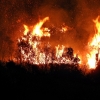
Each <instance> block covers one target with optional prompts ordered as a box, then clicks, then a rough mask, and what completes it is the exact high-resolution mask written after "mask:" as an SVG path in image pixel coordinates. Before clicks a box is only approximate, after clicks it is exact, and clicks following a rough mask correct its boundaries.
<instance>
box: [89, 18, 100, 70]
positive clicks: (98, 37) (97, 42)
mask: <svg viewBox="0 0 100 100" xmlns="http://www.w3.org/2000/svg"><path fill="white" fill-rule="evenodd" d="M99 17H100V16H98V17H97V18H96V20H93V22H94V23H95V27H96V34H95V35H94V37H93V38H92V41H91V42H90V43H89V47H90V48H91V50H90V54H87V58H88V62H87V63H88V65H89V68H90V69H95V68H96V54H98V57H99V52H98V50H99V48H100V22H99Z"/></svg>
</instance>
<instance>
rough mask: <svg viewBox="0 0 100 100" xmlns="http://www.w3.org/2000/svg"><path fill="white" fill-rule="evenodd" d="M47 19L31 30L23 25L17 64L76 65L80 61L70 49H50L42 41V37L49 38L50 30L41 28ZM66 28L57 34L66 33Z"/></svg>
mask: <svg viewBox="0 0 100 100" xmlns="http://www.w3.org/2000/svg"><path fill="white" fill-rule="evenodd" d="M47 20H49V17H46V18H44V19H43V20H40V22H39V23H37V24H36V25H35V26H34V27H33V28H32V30H29V28H28V26H26V25H24V28H25V31H24V35H23V36H22V37H21V38H19V39H18V53H17V54H18V56H17V61H18V62H24V63H25V62H26V63H27V62H28V63H30V64H38V65H39V64H50V63H52V64H73V65H78V64H79V63H80V59H79V57H78V55H74V52H73V49H72V48H71V47H65V46H64V45H59V44H58V45H57V46H55V47H52V46H51V44H50V43H49V42H47V41H44V42H43V41H42V38H43V37H46V38H50V34H51V30H50V29H49V28H43V27H42V25H43V24H44V22H46V21H47ZM67 30H68V29H67V27H62V29H59V32H60V33H61V32H65V31H67Z"/></svg>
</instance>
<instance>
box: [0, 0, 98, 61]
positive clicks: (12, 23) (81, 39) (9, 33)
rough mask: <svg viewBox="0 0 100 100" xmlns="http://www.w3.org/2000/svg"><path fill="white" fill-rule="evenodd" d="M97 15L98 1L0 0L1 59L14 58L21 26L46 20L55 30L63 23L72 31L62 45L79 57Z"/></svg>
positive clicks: (92, 32) (90, 34) (92, 33)
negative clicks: (71, 49) (69, 47)
mask: <svg viewBox="0 0 100 100" xmlns="http://www.w3.org/2000/svg"><path fill="white" fill-rule="evenodd" d="M98 15H100V0H53V1H52V0H0V55H1V58H0V59H4V58H5V57H6V56H7V57H9V56H11V55H12V54H14V52H13V51H15V49H16V48H15V46H16V41H17V38H19V37H20V36H21V35H22V34H23V24H26V25H29V26H30V25H34V24H35V23H36V22H38V20H39V18H40V19H42V18H44V17H46V16H49V17H50V23H52V24H54V25H55V26H57V27H59V26H60V25H62V23H65V24H66V25H67V26H69V27H71V28H72V30H71V31H70V32H68V33H66V34H65V37H64V38H62V40H63V42H62V44H64V45H68V46H71V47H72V48H74V49H75V51H78V50H79V51H80V52H81V53H82V52H83V51H84V50H85V48H86V45H87V43H88V39H89V38H90V37H91V36H93V35H94V23H93V21H92V20H93V19H95V18H96V17H97V16H98ZM57 36H58V35H57ZM61 37H63V35H62V34H61ZM53 41H56V39H55V40H53ZM83 48H84V50H83Z"/></svg>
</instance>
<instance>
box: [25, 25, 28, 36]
mask: <svg viewBox="0 0 100 100" xmlns="http://www.w3.org/2000/svg"><path fill="white" fill-rule="evenodd" d="M24 28H25V31H24V35H27V33H28V32H29V29H28V26H27V25H24Z"/></svg>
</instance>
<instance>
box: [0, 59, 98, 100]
mask: <svg viewBox="0 0 100 100" xmlns="http://www.w3.org/2000/svg"><path fill="white" fill-rule="evenodd" d="M0 91H1V93H0V94H1V96H2V93H3V94H4V95H6V94H9V97H13V96H14V99H15V98H17V99H18V100H19V99H22V100H23V99H24V98H27V99H28V100H30V99H29V98H33V99H38V98H41V99H42V98H46V99H48V98H52V99H53V98H54V97H55V98H56V99H57V98H61V100H62V99H63V98H68V99H69V98H70V99H76V98H79V99H84V100H86V99H91V98H97V97H98V96H99V93H100V68H99V66H98V67H97V69H96V70H94V71H93V72H91V73H89V74H86V75H85V74H84V73H83V72H82V71H81V70H79V69H78V67H75V66H72V65H56V64H55V65H49V66H48V68H47V65H45V66H43V65H41V66H37V65H30V64H16V63H14V62H12V61H9V62H6V63H3V62H0ZM4 97H6V96H4ZM4 97H3V98H4ZM62 97H63V98H62Z"/></svg>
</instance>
